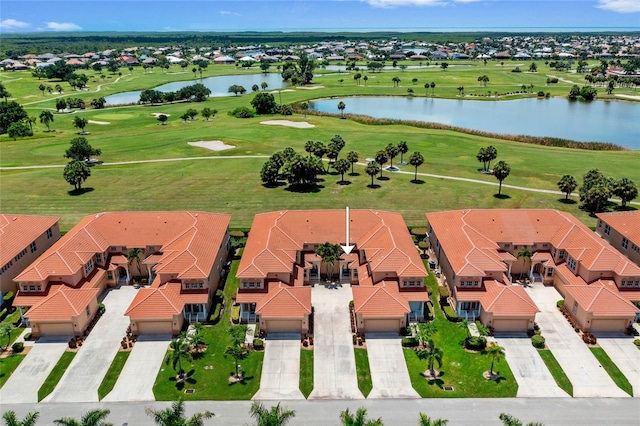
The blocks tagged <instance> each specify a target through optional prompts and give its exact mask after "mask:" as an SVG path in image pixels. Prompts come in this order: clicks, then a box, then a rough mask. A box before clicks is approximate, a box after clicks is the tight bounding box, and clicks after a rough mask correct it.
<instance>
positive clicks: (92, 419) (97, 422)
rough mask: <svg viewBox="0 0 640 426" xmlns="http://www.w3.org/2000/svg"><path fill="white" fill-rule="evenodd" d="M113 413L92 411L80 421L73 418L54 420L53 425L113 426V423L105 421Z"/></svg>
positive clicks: (105, 410) (109, 411)
mask: <svg viewBox="0 0 640 426" xmlns="http://www.w3.org/2000/svg"><path fill="white" fill-rule="evenodd" d="M109 413H111V410H107V409H104V410H99V409H95V410H91V411H87V412H86V413H85V414H84V415H83V416H82V418H81V419H80V421H78V420H76V419H74V418H72V417H63V418H61V419H57V420H54V421H53V423H55V424H57V425H61V426H113V423H107V422H106V421H105V420H106V419H107V417H108V416H109Z"/></svg>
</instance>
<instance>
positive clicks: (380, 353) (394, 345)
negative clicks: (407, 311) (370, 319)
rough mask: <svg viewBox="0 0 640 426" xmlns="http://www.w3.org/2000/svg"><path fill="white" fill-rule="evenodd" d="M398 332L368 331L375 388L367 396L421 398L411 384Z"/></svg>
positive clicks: (370, 365)
mask: <svg viewBox="0 0 640 426" xmlns="http://www.w3.org/2000/svg"><path fill="white" fill-rule="evenodd" d="M400 340H401V338H400V337H399V336H398V334H397V333H367V356H368V357H369V368H370V370H371V382H372V384H373V389H371V393H369V395H368V396H367V398H369V399H372V398H420V395H418V392H416V391H415V390H414V389H413V386H411V379H410V377H409V370H408V369H407V363H406V361H405V359H404V354H403V352H402V345H401V344H400Z"/></svg>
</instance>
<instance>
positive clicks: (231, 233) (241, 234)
mask: <svg viewBox="0 0 640 426" xmlns="http://www.w3.org/2000/svg"><path fill="white" fill-rule="evenodd" d="M229 236H230V237H231V238H244V237H245V235H244V231H229Z"/></svg>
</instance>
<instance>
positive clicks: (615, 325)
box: [591, 319, 627, 333]
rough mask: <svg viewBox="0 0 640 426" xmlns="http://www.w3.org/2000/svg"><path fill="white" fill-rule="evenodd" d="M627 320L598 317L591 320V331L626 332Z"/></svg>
mask: <svg viewBox="0 0 640 426" xmlns="http://www.w3.org/2000/svg"><path fill="white" fill-rule="evenodd" d="M626 326H627V320H625V319H598V320H592V321H591V332H592V333H595V332H598V331H599V332H607V331H615V332H624V331H625V329H626V328H627V327H626Z"/></svg>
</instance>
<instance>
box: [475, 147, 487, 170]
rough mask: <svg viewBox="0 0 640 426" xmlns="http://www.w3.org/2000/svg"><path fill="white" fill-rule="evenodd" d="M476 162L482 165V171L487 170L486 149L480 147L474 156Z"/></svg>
mask: <svg viewBox="0 0 640 426" xmlns="http://www.w3.org/2000/svg"><path fill="white" fill-rule="evenodd" d="M476 160H478V161H479V162H480V163H482V170H483V171H486V170H487V148H485V147H482V148H480V150H479V151H478V153H477V154H476Z"/></svg>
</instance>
